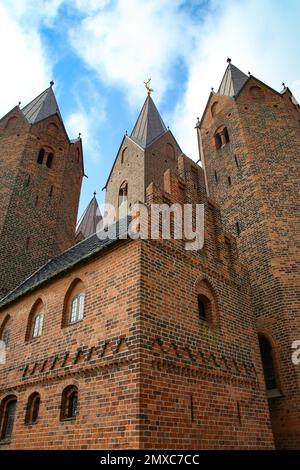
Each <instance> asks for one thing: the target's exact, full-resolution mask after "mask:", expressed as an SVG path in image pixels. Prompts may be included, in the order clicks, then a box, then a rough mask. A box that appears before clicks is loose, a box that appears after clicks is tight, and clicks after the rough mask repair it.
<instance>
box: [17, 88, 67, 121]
mask: <svg viewBox="0 0 300 470" xmlns="http://www.w3.org/2000/svg"><path fill="white" fill-rule="evenodd" d="M53 84H54V83H53V82H51V84H50V87H49V88H47V89H46V90H45V91H43V93H41V94H40V95H38V96H37V97H36V98H35V99H34V100H32V101H31V102H30V103H29V104H27V105H26V106H25V107H24V108H23V109H22V112H23V114H24V116H25V117H26V119H27V121H28V122H29V123H30V124H35V123H37V122H39V121H42V120H43V119H46V118H47V117H50V116H53V115H54V114H58V116H59V117H60V119H61V120H62V117H61V114H60V111H59V107H58V104H57V101H56V98H55V95H54V92H53V89H52V85H53Z"/></svg>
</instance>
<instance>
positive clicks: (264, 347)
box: [259, 335, 278, 392]
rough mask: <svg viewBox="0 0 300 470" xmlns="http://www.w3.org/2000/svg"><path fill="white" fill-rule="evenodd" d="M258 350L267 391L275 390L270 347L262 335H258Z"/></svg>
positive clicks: (275, 381) (274, 375)
mask: <svg viewBox="0 0 300 470" xmlns="http://www.w3.org/2000/svg"><path fill="white" fill-rule="evenodd" d="M259 349H260V354H261V360H262V365H263V371H264V377H265V383H266V388H267V391H268V392H270V391H271V390H277V389H278V386H277V380H276V374H275V368H274V360H273V351H272V345H271V343H270V341H269V340H268V339H267V338H266V337H265V336H263V335H259Z"/></svg>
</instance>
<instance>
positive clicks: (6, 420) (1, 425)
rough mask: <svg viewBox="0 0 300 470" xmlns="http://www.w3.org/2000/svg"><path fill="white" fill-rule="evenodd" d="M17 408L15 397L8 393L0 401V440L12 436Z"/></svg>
mask: <svg viewBox="0 0 300 470" xmlns="http://www.w3.org/2000/svg"><path fill="white" fill-rule="evenodd" d="M16 408H17V397H16V396H15V395H9V396H8V397H5V398H4V399H3V400H2V401H1V407H0V440H1V441H9V440H10V439H11V436H12V432H13V427H14V420H15V414H16Z"/></svg>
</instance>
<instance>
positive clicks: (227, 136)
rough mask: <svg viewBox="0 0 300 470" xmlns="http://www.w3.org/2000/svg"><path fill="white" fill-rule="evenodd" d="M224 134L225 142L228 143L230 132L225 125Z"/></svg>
mask: <svg viewBox="0 0 300 470" xmlns="http://www.w3.org/2000/svg"><path fill="white" fill-rule="evenodd" d="M223 135H224V140H225V144H228V142H229V140H230V139H229V134H228V129H227V127H224V129H223Z"/></svg>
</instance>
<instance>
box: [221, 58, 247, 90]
mask: <svg viewBox="0 0 300 470" xmlns="http://www.w3.org/2000/svg"><path fill="white" fill-rule="evenodd" d="M227 62H228V66H227V68H226V71H225V74H224V77H223V80H222V82H221V85H220V87H219V90H218V93H219V94H220V95H225V96H236V95H238V94H239V92H240V90H241V89H242V87H243V86H244V85H245V83H246V81H247V80H248V79H249V77H248V76H247V75H246V74H245V73H243V72H242V71H241V70H239V69H238V68H237V67H235V65H233V64H232V63H231V59H230V58H228V59H227Z"/></svg>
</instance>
